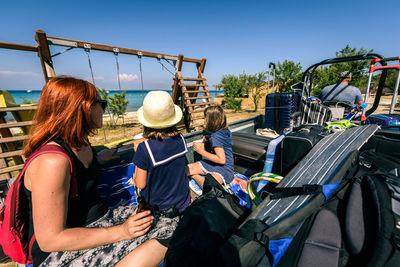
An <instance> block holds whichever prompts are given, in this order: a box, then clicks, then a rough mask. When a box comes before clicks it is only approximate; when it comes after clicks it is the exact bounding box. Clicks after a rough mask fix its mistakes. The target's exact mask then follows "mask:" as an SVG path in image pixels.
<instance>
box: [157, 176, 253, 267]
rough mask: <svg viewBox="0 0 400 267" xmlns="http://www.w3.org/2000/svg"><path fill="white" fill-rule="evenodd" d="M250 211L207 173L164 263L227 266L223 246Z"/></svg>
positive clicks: (167, 264) (169, 264)
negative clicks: (200, 192) (201, 191)
mask: <svg viewBox="0 0 400 267" xmlns="http://www.w3.org/2000/svg"><path fill="white" fill-rule="evenodd" d="M250 212H251V210H249V209H247V208H246V207H243V206H241V205H240V204H239V198H238V197H236V196H235V195H231V194H230V193H228V192H227V191H225V189H224V188H223V187H222V185H220V184H219V183H218V181H216V180H215V179H214V178H213V177H212V175H210V174H207V175H206V176H205V181H204V186H203V194H202V195H201V196H200V197H198V198H197V199H196V200H195V201H194V202H193V203H192V204H191V205H190V206H189V207H188V208H187V209H186V210H185V212H184V214H183V217H182V219H181V220H180V221H179V224H178V227H177V228H176V230H175V232H174V234H173V236H172V238H171V241H170V244H169V246H168V251H167V253H166V255H165V259H164V266H168V267H169V266H182V267H183V266H185V267H186V266H227V264H225V263H224V259H223V257H224V255H226V253H224V252H223V251H222V250H220V248H221V247H222V246H223V244H224V243H225V242H226V241H227V239H229V237H230V236H231V234H232V231H233V229H235V228H237V227H238V226H239V225H240V224H241V223H242V222H243V221H244V219H245V218H246V217H247V215H248V214H249V213H250Z"/></svg>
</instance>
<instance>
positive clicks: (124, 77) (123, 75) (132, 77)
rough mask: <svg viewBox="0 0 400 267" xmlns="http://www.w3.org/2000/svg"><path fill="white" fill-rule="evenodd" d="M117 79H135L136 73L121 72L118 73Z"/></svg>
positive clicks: (136, 77)
mask: <svg viewBox="0 0 400 267" xmlns="http://www.w3.org/2000/svg"><path fill="white" fill-rule="evenodd" d="M119 79H120V80H121V81H133V80H137V79H138V76H137V74H127V73H122V74H120V75H119Z"/></svg>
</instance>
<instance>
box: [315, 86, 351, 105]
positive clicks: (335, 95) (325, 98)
mask: <svg viewBox="0 0 400 267" xmlns="http://www.w3.org/2000/svg"><path fill="white" fill-rule="evenodd" d="M339 85H340V83H339V84H337V85H335V87H333V88H332V90H331V91H329V93H328V94H327V95H326V96H325V97H324V99H322V102H324V101H325V100H328V99H327V98H328V96H329V95H330V94H331V93H333V91H335V89H336V88H337V87H338V86H339ZM347 87H349V84H347V85H346V86H345V87H343V88H342V89H340V90H339V91H338V92H337V93H336V94H334V95H333V96H332V97H331V98H330V99H329V100H332V99H334V98H335V97H337V96H338V95H339V94H340V93H341V92H343V91H344V90H345V89H346V88H347Z"/></svg>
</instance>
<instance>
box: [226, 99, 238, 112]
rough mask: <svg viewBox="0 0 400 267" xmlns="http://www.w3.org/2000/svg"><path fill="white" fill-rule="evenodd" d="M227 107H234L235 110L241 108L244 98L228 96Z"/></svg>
mask: <svg viewBox="0 0 400 267" xmlns="http://www.w3.org/2000/svg"><path fill="white" fill-rule="evenodd" d="M225 99H226V108H228V109H233V110H234V111H235V112H236V111H239V110H241V108H242V99H236V98H234V97H226V98H225Z"/></svg>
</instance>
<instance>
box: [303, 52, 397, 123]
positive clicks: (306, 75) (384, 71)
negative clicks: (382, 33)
mask: <svg viewBox="0 0 400 267" xmlns="http://www.w3.org/2000/svg"><path fill="white" fill-rule="evenodd" d="M370 59H371V60H372V59H380V61H379V62H380V63H381V64H382V66H385V65H386V61H390V59H391V58H388V59H384V57H383V56H382V55H380V54H376V53H367V54H363V55H356V56H349V57H336V58H329V59H325V60H323V61H321V62H319V63H316V64H314V65H311V66H310V67H308V68H307V69H306V70H305V71H304V73H303V77H302V80H303V93H304V91H305V90H306V88H307V82H308V83H309V84H308V85H309V87H308V92H307V93H308V95H311V88H312V82H313V78H314V72H315V70H316V69H317V68H318V67H319V66H322V65H328V64H335V63H343V62H351V61H358V60H370ZM310 73H311V74H310ZM386 77H387V69H382V74H381V77H380V79H379V84H378V89H377V91H376V95H375V100H374V104H373V105H372V107H371V108H370V109H368V110H367V111H366V115H367V116H368V115H370V114H372V113H373V112H374V111H375V110H376V109H377V108H378V105H379V102H380V100H381V96H382V93H383V87H384V86H385V81H386Z"/></svg>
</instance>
